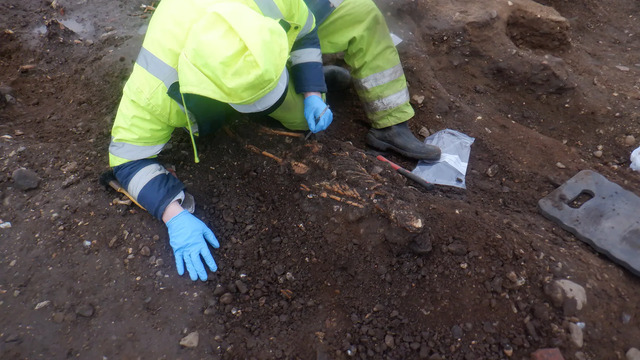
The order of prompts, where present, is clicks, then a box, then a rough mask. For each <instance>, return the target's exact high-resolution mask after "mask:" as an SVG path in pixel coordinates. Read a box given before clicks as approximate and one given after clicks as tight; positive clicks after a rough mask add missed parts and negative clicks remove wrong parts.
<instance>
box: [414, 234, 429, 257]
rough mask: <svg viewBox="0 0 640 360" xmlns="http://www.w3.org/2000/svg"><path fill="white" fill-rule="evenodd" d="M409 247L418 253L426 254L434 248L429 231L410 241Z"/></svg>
mask: <svg viewBox="0 0 640 360" xmlns="http://www.w3.org/2000/svg"><path fill="white" fill-rule="evenodd" d="M409 249H410V250H411V251H413V253H414V254H416V255H425V254H428V253H430V252H431V250H433V245H432V244H431V237H430V236H429V234H428V233H427V232H424V233H422V234H420V235H418V236H416V237H415V238H414V239H413V241H411V243H409Z"/></svg>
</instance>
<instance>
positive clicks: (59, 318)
mask: <svg viewBox="0 0 640 360" xmlns="http://www.w3.org/2000/svg"><path fill="white" fill-rule="evenodd" d="M51 320H53V322H54V323H56V324H60V323H62V322H63V321H64V313H61V312H56V313H53V316H52V317H51Z"/></svg>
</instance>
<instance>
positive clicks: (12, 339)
mask: <svg viewBox="0 0 640 360" xmlns="http://www.w3.org/2000/svg"><path fill="white" fill-rule="evenodd" d="M18 340H20V337H19V336H18V334H11V335H7V337H6V338H4V342H6V343H11V342H16V341H18Z"/></svg>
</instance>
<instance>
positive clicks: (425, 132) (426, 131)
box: [418, 126, 431, 138]
mask: <svg viewBox="0 0 640 360" xmlns="http://www.w3.org/2000/svg"><path fill="white" fill-rule="evenodd" d="M418 134H420V136H422V137H425V138H426V137H428V136H429V135H431V134H430V133H429V129H427V128H426V127H424V126H423V127H421V128H420V130H419V131H418Z"/></svg>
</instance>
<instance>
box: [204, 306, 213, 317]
mask: <svg viewBox="0 0 640 360" xmlns="http://www.w3.org/2000/svg"><path fill="white" fill-rule="evenodd" d="M215 313H216V308H215V307H213V306H209V307H207V308H206V309H204V314H205V315H215Z"/></svg>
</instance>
